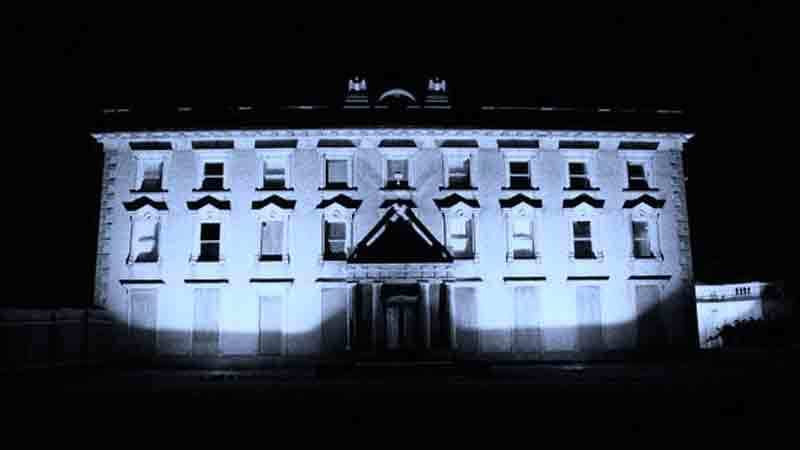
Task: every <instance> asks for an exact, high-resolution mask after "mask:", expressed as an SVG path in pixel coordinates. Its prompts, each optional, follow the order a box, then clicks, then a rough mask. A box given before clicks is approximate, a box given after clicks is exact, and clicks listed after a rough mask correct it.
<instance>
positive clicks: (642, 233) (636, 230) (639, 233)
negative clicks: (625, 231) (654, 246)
mask: <svg viewBox="0 0 800 450" xmlns="http://www.w3.org/2000/svg"><path fill="white" fill-rule="evenodd" d="M633 237H634V239H645V238H647V222H633Z"/></svg>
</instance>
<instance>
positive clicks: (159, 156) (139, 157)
mask: <svg viewBox="0 0 800 450" xmlns="http://www.w3.org/2000/svg"><path fill="white" fill-rule="evenodd" d="M131 154H133V158H134V162H135V164H136V169H135V170H136V172H135V177H134V179H133V185H132V186H131V189H130V192H131V193H135V194H155V193H165V192H167V190H166V186H168V182H169V180H168V175H169V168H170V162H171V161H172V150H131ZM153 162H155V163H160V164H161V180H160V183H159V188H158V189H157V190H144V189H143V184H144V180H145V176H144V175H145V170H146V164H148V163H153Z"/></svg>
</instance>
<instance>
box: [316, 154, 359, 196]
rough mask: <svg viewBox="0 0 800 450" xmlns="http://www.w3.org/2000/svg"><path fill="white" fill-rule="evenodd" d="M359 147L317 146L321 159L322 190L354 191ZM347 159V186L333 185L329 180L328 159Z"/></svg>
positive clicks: (320, 187)
mask: <svg viewBox="0 0 800 450" xmlns="http://www.w3.org/2000/svg"><path fill="white" fill-rule="evenodd" d="M357 148H358V147H331V148H328V147H322V148H319V147H318V148H317V151H318V154H319V161H320V186H319V190H321V191H354V190H357V189H358V188H357V187H356V186H355V164H356V150H357ZM340 160H343V161H345V167H346V170H347V181H346V185H345V186H343V187H342V186H332V185H331V184H330V182H329V180H328V161H340Z"/></svg>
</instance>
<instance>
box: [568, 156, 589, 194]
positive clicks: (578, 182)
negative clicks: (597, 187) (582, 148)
mask: <svg viewBox="0 0 800 450" xmlns="http://www.w3.org/2000/svg"><path fill="white" fill-rule="evenodd" d="M591 187H592V185H591V183H590V181H589V171H588V169H587V167H586V163H584V162H571V163H569V188H570V189H591Z"/></svg>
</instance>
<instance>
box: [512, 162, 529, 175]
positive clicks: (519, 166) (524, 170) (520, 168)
mask: <svg viewBox="0 0 800 450" xmlns="http://www.w3.org/2000/svg"><path fill="white" fill-rule="evenodd" d="M509 171H510V172H511V174H512V175H515V174H516V175H528V163H527V162H524V161H512V162H510V163H509Z"/></svg>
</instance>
